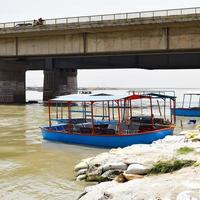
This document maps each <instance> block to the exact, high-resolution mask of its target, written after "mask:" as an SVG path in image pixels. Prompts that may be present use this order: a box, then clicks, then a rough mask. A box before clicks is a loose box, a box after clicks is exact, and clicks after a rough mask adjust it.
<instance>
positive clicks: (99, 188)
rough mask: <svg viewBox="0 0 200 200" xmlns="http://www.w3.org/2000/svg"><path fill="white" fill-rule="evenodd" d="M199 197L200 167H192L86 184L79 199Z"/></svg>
mask: <svg viewBox="0 0 200 200" xmlns="http://www.w3.org/2000/svg"><path fill="white" fill-rule="evenodd" d="M199 198H200V167H195V168H194V167H192V168H184V169H181V170H179V171H176V172H174V173H170V174H162V175H159V176H147V177H145V178H143V179H136V180H131V181H128V182H125V183H117V182H116V181H108V182H103V183H100V184H98V185H95V186H90V187H87V188H86V189H85V195H83V196H82V197H81V198H80V200H88V199H89V200H109V199H112V200H129V199H133V200H134V199H145V200H198V199H199Z"/></svg>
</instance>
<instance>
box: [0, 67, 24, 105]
mask: <svg viewBox="0 0 200 200" xmlns="http://www.w3.org/2000/svg"><path fill="white" fill-rule="evenodd" d="M25 101H26V91H25V70H23V71H11V70H9V71H4V70H0V103H25Z"/></svg>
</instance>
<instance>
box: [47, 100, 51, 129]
mask: <svg viewBox="0 0 200 200" xmlns="http://www.w3.org/2000/svg"><path fill="white" fill-rule="evenodd" d="M48 112H49V127H51V100H48Z"/></svg>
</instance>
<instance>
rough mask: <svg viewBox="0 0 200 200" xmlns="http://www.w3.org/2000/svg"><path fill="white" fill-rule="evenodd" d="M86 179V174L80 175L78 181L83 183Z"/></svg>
mask: <svg viewBox="0 0 200 200" xmlns="http://www.w3.org/2000/svg"><path fill="white" fill-rule="evenodd" d="M85 179H86V174H82V175H79V176H77V178H76V180H77V181H82V180H85Z"/></svg>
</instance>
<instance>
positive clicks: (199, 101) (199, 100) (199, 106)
mask: <svg viewBox="0 0 200 200" xmlns="http://www.w3.org/2000/svg"><path fill="white" fill-rule="evenodd" d="M199 107H200V96H199Z"/></svg>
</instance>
